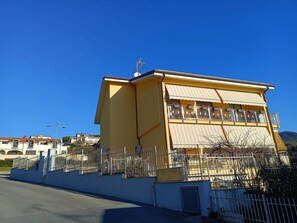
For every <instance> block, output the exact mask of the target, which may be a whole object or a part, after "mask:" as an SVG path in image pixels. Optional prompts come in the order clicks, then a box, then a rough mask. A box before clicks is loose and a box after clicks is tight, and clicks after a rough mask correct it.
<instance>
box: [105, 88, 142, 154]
mask: <svg viewBox="0 0 297 223" xmlns="http://www.w3.org/2000/svg"><path fill="white" fill-rule="evenodd" d="M109 94H110V149H111V150H118V149H120V148H123V147H126V149H127V151H128V150H134V149H135V146H136V145H137V144H138V140H137V136H136V111H135V96H134V87H133V86H132V85H131V84H125V83H123V84H121V83H110V87H109Z"/></svg>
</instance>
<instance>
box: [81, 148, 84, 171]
mask: <svg viewBox="0 0 297 223" xmlns="http://www.w3.org/2000/svg"><path fill="white" fill-rule="evenodd" d="M80 173H81V174H84V149H81V171H80Z"/></svg>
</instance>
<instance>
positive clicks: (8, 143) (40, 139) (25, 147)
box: [0, 135, 67, 155]
mask: <svg viewBox="0 0 297 223" xmlns="http://www.w3.org/2000/svg"><path fill="white" fill-rule="evenodd" d="M52 148H54V149H56V153H57V154H60V153H66V152H67V147H66V146H62V144H61V140H59V139H57V140H56V139H52V138H51V137H48V136H43V135H37V136H30V137H26V136H24V137H22V138H17V137H0V154H1V155H39V153H40V152H47V151H48V149H52Z"/></svg>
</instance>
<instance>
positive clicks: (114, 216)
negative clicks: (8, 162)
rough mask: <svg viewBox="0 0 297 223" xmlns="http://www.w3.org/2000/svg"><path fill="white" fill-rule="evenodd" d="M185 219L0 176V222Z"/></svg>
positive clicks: (104, 222)
mask: <svg viewBox="0 0 297 223" xmlns="http://www.w3.org/2000/svg"><path fill="white" fill-rule="evenodd" d="M187 219H189V216H187V215H186V214H182V213H179V212H175V211H169V210H165V209H161V208H154V207H152V206H146V205H139V204H133V203H128V202H123V201H115V200H110V199H106V198H102V197H99V196H92V195H87V194H82V193H78V192H73V191H67V190H63V189H58V188H51V187H47V186H42V185H36V184H30V183H24V182H19V181H13V180H10V179H9V177H7V176H5V175H0V222H1V223H52V222H53V223H89V222H90V223H128V222H129V223H130V222H132V223H134V222H135V223H147V222H154V223H155V222H160V223H167V222H168V223H169V222H170V223H175V222H176V223H177V222H188V220H187Z"/></svg>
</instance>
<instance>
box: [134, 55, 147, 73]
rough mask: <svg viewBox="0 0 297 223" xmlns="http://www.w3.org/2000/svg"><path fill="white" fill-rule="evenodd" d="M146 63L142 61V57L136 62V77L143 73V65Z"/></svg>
mask: <svg viewBox="0 0 297 223" xmlns="http://www.w3.org/2000/svg"><path fill="white" fill-rule="evenodd" d="M144 64H145V63H144V62H143V61H142V58H139V59H138V60H137V62H136V71H135V73H134V77H138V76H139V75H141V73H140V72H142V66H143V65H144Z"/></svg>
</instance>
